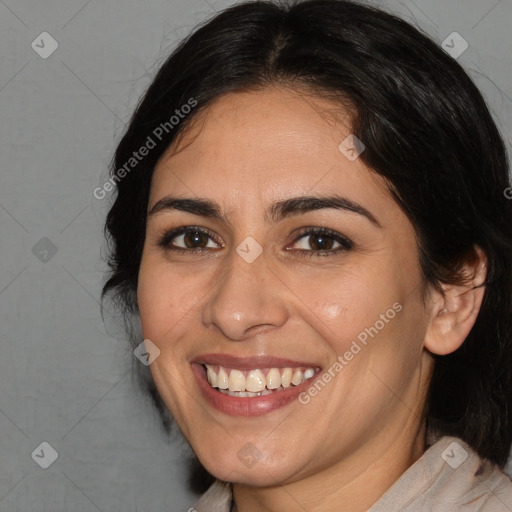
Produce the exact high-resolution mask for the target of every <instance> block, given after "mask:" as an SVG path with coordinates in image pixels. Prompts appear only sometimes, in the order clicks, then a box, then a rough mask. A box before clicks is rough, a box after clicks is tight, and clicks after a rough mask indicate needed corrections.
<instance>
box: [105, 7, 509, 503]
mask: <svg viewBox="0 0 512 512" xmlns="http://www.w3.org/2000/svg"><path fill="white" fill-rule="evenodd" d="M112 179H113V181H115V183H116V186H117V197H116V200H115V203H114V204H113V206H112V209H111V210H110V212H109V215H108V219H107V225H106V228H107V230H108V233H109V235H110V237H111V241H112V244H113V245H112V254H111V261H110V264H111V268H112V274H111V276H110V279H109V281H108V282H107V283H106V285H105V289H104V292H105V293H107V292H113V293H114V294H115V296H116V297H117V298H118V300H120V303H121V304H122V305H123V307H124V308H125V310H126V311H127V312H128V313H130V312H134V313H136V314H137V315H138V316H140V320H141V325H142V333H143V336H144V338H145V342H144V343H145V344H144V347H145V350H146V352H147V354H148V362H149V363H150V365H149V369H150V372H151V375H152V379H153V381H154V386H155V387H156V390H157V393H154V399H155V403H156V405H157V406H158V407H159V408H160V410H161V411H164V410H165V409H166V408H168V409H169V410H170V412H171V413H172V417H173V418H174V419H175V421H176V422H177V424H178V426H179V428H180V430H181V431H182V433H183V434H184V436H185V437H186V439H187V440H188V442H189V443H190V445H191V447H192V449H193V450H194V452H195V454H196V455H197V457H198V459H199V461H200V462H201V464H202V466H203V467H204V468H205V469H206V470H207V472H208V473H209V474H211V475H213V477H214V478H215V482H214V484H213V485H212V487H211V488H210V489H209V490H208V491H207V493H206V494H205V495H204V496H203V497H202V498H201V499H200V501H199V502H198V504H196V506H195V510H198V511H199V512H201V511H222V512H225V511H230V510H232V511H238V512H246V511H254V510H259V511H263V510H265V511H274V510H307V511H309V512H314V511H323V512H325V511H334V510H336V511H338V510H350V511H351V512H359V511H366V510H371V511H372V512H380V511H390V510H408V511H412V510H435V511H448V510H449V511H453V510H463V511H470V510H471V511H473V510H486V511H493V512H494V511H508V510H512V483H511V481H510V479H509V478H508V477H507V476H506V475H505V473H503V472H502V470H501V468H503V466H504V464H505V463H506V460H507V457H508V453H509V450H510V445H511V441H512V407H510V405H511V403H512V396H511V395H512V391H511V390H512V315H511V313H512V311H511V304H512V301H511V292H512V267H511V264H510V258H509V255H510V250H511V247H512V232H511V230H512V212H511V203H510V201H507V199H506V198H505V196H504V190H506V189H507V188H508V187H509V186H510V182H509V178H508V168H507V161H506V156H505V149H504V145H503V142H502V139H501V137H500V135H499V133H498V131H497V129H496V126H495V124H494V122H493V121H492V119H491V116H490V114H489V111H488V109H487V107H486V105H485V102H484V101H483V99H482V96H481V95H480V93H479V92H478V90H477V89H476V87H475V85H474V84H473V83H472V81H471V80H470V79H469V78H468V76H467V75H466V73H465V72H464V71H463V70H462V68H461V67H460V66H459V65H458V64H457V63H456V62H455V61H454V60H453V59H452V58H451V57H449V56H448V55H447V54H445V53H444V52H443V50H441V49H440V48H439V47H438V46H437V45H436V44H435V43H433V42H432V41H430V40H429V39H428V38H426V37H425V36H424V35H422V34H421V33H419V32H418V31H417V30H416V29H414V28H412V27H411V26H409V25H408V24H407V23H405V22H404V21H402V20H400V19H397V18H395V17H393V16H391V15H389V14H386V13H384V12H382V11H380V10H376V9H373V8H370V7H365V6H363V5H360V4H358V3H355V2H351V1H342V0H310V1H304V2H299V3H290V4H288V5H287V4H284V5H277V4H275V3H271V2H248V3H243V4H240V5H238V6H235V7H232V8H230V9H227V10H226V11H224V12H222V13H220V14H218V15H217V16H216V17H214V18H213V19H212V20H211V21H209V22H208V23H206V24H205V25H203V26H202V27H201V28H199V29H198V30H196V31H195V32H194V33H193V34H191V35H190V37H188V38H187V39H186V40H185V41H184V42H182V43H181V44H180V46H179V47H178V48H177V49H176V50H175V51H174V53H173V54H172V55H171V56H170V57H169V58H168V60H167V61H166V62H165V63H164V65H163V66H162V67H161V69H160V71H159V72H158V74H157V76H156V78H155V79H154V81H153V83H152V84H151V86H150V87H149V89H148V91H147V92H146V94H145V96H144V98H143V100H142V101H141V103H140V104H139V106H138V108H137V110H136V112H135V114H134V115H133V118H132V119H131V122H130V125H129V127H128V129H127V132H126V134H125V135H124V137H123V139H122V141H121V142H120V144H119V146H118V148H117V151H116V154H115V159H114V162H113V164H112ZM139 341H140V340H138V341H136V342H134V343H139ZM164 418H165V414H164Z"/></svg>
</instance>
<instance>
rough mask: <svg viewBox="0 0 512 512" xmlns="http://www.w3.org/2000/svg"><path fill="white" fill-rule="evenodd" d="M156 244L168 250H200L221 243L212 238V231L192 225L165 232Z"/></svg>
mask: <svg viewBox="0 0 512 512" xmlns="http://www.w3.org/2000/svg"><path fill="white" fill-rule="evenodd" d="M158 245H159V246H160V247H163V248H164V249H166V250H169V251H186V252H194V251H197V252H200V251H202V250H203V249H218V248H219V247H221V244H219V243H217V242H216V241H215V240H214V236H213V234H212V233H209V232H208V231H206V230H204V229H201V228H198V227H193V226H184V227H181V228H178V229H173V230H171V231H169V232H167V233H165V234H164V235H163V237H162V238H161V239H160V241H159V242H158Z"/></svg>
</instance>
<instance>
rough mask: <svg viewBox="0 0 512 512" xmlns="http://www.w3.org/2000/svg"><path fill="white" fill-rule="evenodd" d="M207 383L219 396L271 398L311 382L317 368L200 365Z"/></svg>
mask: <svg viewBox="0 0 512 512" xmlns="http://www.w3.org/2000/svg"><path fill="white" fill-rule="evenodd" d="M202 366H203V367H204V368H205V370H206V380H207V381H208V383H209V384H210V386H211V387H212V388H214V389H216V390H217V391H219V392H220V393H223V394H225V395H229V396H235V397H241V398H247V397H258V396H265V395H271V394H273V393H276V392H280V391H285V390H286V389H290V388H293V387H295V386H299V385H300V384H302V383H303V382H306V381H307V380H310V379H312V378H313V377H314V376H315V375H316V374H317V373H318V372H319V371H320V368H313V367H309V368H308V367H303V366H302V367H295V368H291V367H286V368H278V367H274V368H261V369H260V368H257V369H254V370H237V369H234V368H226V367H224V366H219V365H211V364H203V365H202Z"/></svg>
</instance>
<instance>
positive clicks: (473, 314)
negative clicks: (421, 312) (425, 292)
mask: <svg viewBox="0 0 512 512" xmlns="http://www.w3.org/2000/svg"><path fill="white" fill-rule="evenodd" d="M460 273H461V275H462V276H464V278H465V282H464V284H460V285H452V284H448V285H447V284H441V287H442V292H441V291H438V290H434V289H432V291H431V296H430V297H431V299H430V304H431V315H430V322H429V325H428V328H427V332H426V334H425V341H424V346H425V348H426V349H428V350H429V351H430V352H432V353H433V354H438V355H445V354H450V353H451V352H454V351H455V350H457V349H458V348H459V347H460V346H461V345H462V343H463V342H464V340H465V339H466V337H467V336H468V334H469V332H470V331H471V328H472V327H473V325H474V324H475V321H476V318H477V316H478V312H479V311H480V306H481V305H482V301H483V298H484V292H485V286H483V283H484V282H485V277H486V275H487V256H486V255H485V253H484V251H483V250H482V249H481V248H480V247H478V246H474V257H473V258H469V259H468V261H467V262H465V263H464V264H463V265H462V266H461V267H460Z"/></svg>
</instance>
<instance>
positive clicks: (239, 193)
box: [150, 87, 391, 205]
mask: <svg viewBox="0 0 512 512" xmlns="http://www.w3.org/2000/svg"><path fill="white" fill-rule="evenodd" d="M350 135H351V126H350V115H349V113H348V111H347V110H346V109H344V108H343V107H342V106H341V104H339V103H334V102H332V101H328V100H325V99H322V98H319V97H314V96H311V95H310V94H305V93H304V92H298V91H296V90H291V89H287V88H286V89H283V88H278V87H273V88H267V89H262V90H258V91H250V92H237V93H229V94H226V95H223V96H221V97H219V98H217V99H216V100H215V101H213V102H212V103H211V104H210V105H209V106H208V107H207V108H206V109H205V110H203V111H202V112H201V113H200V114H198V115H197V117H196V118H195V119H194V120H193V122H192V123H191V124H190V125H189V127H188V128H187V130H186V131H185V132H184V134H183V136H182V137H181V138H180V139H179V142H178V144H177V145H176V146H171V147H170V148H169V149H168V150H167V151H166V152H165V153H164V155H162V157H161V158H160V160H159V162H158V163H157V165H156V168H155V172H154V175H153V180H152V190H151V198H150V203H151V202H152V203H154V202H155V201H156V200H158V199H159V197H160V196H162V195H164V194H166V193H167V194H169V193H172V194H173V195H180V194H183V195H187V196H190V195H197V196H202V197H206V196H208V197H215V198H217V199H218V201H219V202H228V201H229V200H231V201H232V202H237V204H238V205H239V204H240V203H241V202H243V201H246V203H244V204H249V202H250V201H256V200H258V201H260V202H261V201H265V202H270V201H272V200H277V199H283V198H286V196H289V195H292V194H293V195H298V194H312V193H315V192H316V193H323V194H330V193H333V192H337V193H343V194H344V195H350V194H352V195H357V196H358V200H360V201H363V200H365V201H367V202H369V203H370V204H371V203H374V202H376V201H378V200H379V198H380V199H387V200H390V199H391V198H390V195H389V192H388V191H387V187H386V186H385V183H384V180H383V179H382V178H380V177H379V176H378V175H376V174H375V173H374V172H372V171H371V170H370V169H368V168H367V167H366V166H365V165H364V163H363V162H362V160H361V159H359V158H357V159H356V160H351V159H349V158H347V154H346V153H344V152H343V151H340V144H342V143H343V141H344V140H345V139H346V138H347V137H348V136H350Z"/></svg>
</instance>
